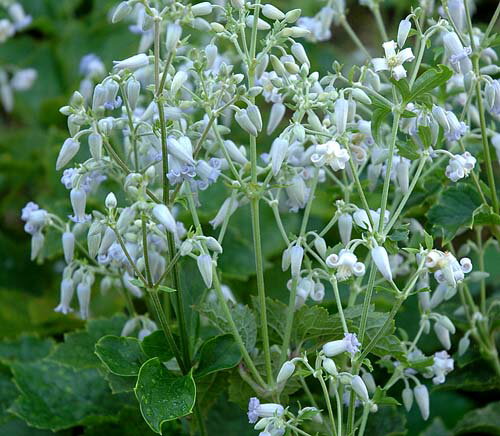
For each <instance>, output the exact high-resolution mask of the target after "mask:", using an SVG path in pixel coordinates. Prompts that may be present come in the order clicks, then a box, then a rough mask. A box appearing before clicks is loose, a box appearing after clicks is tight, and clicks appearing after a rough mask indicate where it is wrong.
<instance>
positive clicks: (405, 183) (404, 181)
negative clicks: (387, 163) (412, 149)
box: [396, 158, 410, 194]
mask: <svg viewBox="0 0 500 436" xmlns="http://www.w3.org/2000/svg"><path fill="white" fill-rule="evenodd" d="M409 174H410V161H409V160H408V159H405V158H401V159H400V160H399V162H398V163H397V164H396V177H397V179H398V184H399V188H400V189H401V192H402V193H403V194H406V193H407V192H408V189H409V186H410V180H409Z"/></svg>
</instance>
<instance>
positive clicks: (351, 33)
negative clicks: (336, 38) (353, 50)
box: [340, 16, 372, 60]
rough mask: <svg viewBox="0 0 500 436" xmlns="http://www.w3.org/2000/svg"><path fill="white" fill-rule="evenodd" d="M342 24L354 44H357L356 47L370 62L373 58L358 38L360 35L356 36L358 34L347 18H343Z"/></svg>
mask: <svg viewBox="0 0 500 436" xmlns="http://www.w3.org/2000/svg"><path fill="white" fill-rule="evenodd" d="M340 24H341V25H342V27H343V28H344V30H345V31H346V32H347V34H348V35H349V37H350V38H351V39H352V41H353V42H354V44H356V46H357V47H358V48H359V49H360V50H361V51H362V52H363V54H364V55H365V56H366V58H367V59H368V60H370V59H371V58H372V57H371V55H370V53H369V52H368V50H367V49H366V47H365V46H364V44H363V43H362V42H361V40H360V39H359V38H358V35H356V32H355V31H354V30H353V29H352V27H351V25H350V24H349V22H348V21H347V19H346V17H345V16H343V17H342V18H341V19H340Z"/></svg>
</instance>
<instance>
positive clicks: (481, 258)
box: [476, 227, 486, 314]
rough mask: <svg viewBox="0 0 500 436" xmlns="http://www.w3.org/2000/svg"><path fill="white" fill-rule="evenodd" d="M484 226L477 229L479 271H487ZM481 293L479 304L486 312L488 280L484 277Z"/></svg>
mask: <svg viewBox="0 0 500 436" xmlns="http://www.w3.org/2000/svg"><path fill="white" fill-rule="evenodd" d="M481 233H482V228H481V227H478V228H477V229H476V235H477V251H478V257H479V271H483V272H484V271H485V267H484V247H483V241H482V239H481ZM480 286H481V288H480V294H479V306H480V307H481V312H482V313H483V314H486V280H485V279H484V278H482V279H481V284H480Z"/></svg>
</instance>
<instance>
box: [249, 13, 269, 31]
mask: <svg viewBox="0 0 500 436" xmlns="http://www.w3.org/2000/svg"><path fill="white" fill-rule="evenodd" d="M253 22H254V16H253V15H249V16H248V17H247V20H246V25H247V27H249V28H252V27H253ZM270 29H271V25H270V24H269V23H267V22H266V21H264V20H263V19H261V18H258V19H257V30H270Z"/></svg>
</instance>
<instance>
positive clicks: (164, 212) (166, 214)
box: [153, 204, 177, 235]
mask: <svg viewBox="0 0 500 436" xmlns="http://www.w3.org/2000/svg"><path fill="white" fill-rule="evenodd" d="M153 216H154V217H155V218H156V219H157V220H158V221H159V222H160V224H163V225H164V226H165V229H167V231H169V232H171V233H173V234H174V235H176V234H177V223H176V221H175V218H174V217H173V215H172V214H171V213H170V210H169V209H168V207H167V206H165V205H164V204H157V205H155V206H154V207H153Z"/></svg>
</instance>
